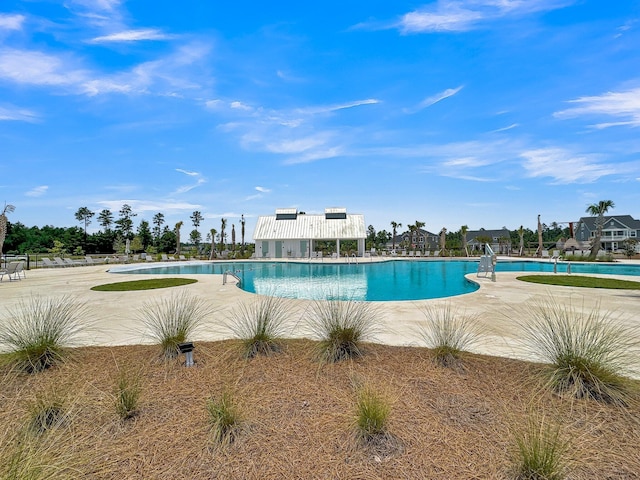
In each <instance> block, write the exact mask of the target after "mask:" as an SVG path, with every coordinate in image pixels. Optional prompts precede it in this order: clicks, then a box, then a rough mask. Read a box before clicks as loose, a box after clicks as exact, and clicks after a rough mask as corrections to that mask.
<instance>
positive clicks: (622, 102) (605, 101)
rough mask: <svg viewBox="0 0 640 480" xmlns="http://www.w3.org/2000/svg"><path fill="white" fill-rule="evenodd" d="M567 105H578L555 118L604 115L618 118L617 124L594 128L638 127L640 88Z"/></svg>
mask: <svg viewBox="0 0 640 480" xmlns="http://www.w3.org/2000/svg"><path fill="white" fill-rule="evenodd" d="M569 103H573V104H576V105H578V106H577V107H573V108H568V109H566V110H562V111H559V112H556V113H554V116H555V117H557V118H575V117H580V116H597V115H604V116H609V117H617V118H620V119H621V120H620V121H617V122H606V123H598V124H595V125H594V127H596V128H608V127H614V126H624V125H628V126H632V127H638V126H640V87H638V88H633V89H631V90H626V91H621V92H607V93H604V94H602V95H596V96H590V97H579V98H576V99H575V100H570V101H569Z"/></svg>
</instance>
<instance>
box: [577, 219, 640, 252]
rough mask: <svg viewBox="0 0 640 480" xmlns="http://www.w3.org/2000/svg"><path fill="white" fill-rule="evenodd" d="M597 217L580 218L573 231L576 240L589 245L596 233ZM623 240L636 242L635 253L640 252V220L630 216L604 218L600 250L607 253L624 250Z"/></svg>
mask: <svg viewBox="0 0 640 480" xmlns="http://www.w3.org/2000/svg"><path fill="white" fill-rule="evenodd" d="M597 220H598V217H582V218H580V220H579V221H578V224H577V226H576V229H575V236H576V240H578V241H579V242H582V243H583V244H587V243H590V242H591V241H592V240H593V237H594V235H595V233H596V229H597V228H596V222H597ZM625 240H635V241H636V251H637V252H640V220H636V219H635V218H633V217H632V216H631V215H612V216H606V217H604V224H603V226H602V238H601V239H600V243H601V245H602V248H603V249H604V250H606V251H608V252H616V251H618V250H622V249H623V248H624V241H625Z"/></svg>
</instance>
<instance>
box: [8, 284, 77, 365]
mask: <svg viewBox="0 0 640 480" xmlns="http://www.w3.org/2000/svg"><path fill="white" fill-rule="evenodd" d="M7 317H8V318H6V320H3V321H1V322H0V345H3V346H4V348H6V349H7V350H8V354H7V355H6V356H5V361H7V362H9V363H10V364H12V365H14V366H15V367H16V368H17V369H19V370H22V371H24V372H28V373H35V372H40V371H42V370H46V369H47V368H50V367H52V366H54V365H56V364H57V363H59V362H61V361H63V360H65V359H66V358H67V357H68V354H69V350H68V347H70V346H72V345H73V344H74V343H75V341H76V340H77V337H78V334H79V333H80V332H81V331H82V330H83V328H84V327H83V323H84V324H85V325H86V323H87V317H88V311H87V307H86V305H85V304H84V303H79V302H76V301H73V300H72V299H71V298H70V297H68V296H63V297H59V298H46V297H31V298H30V299H29V300H27V301H21V302H20V303H19V304H18V306H17V307H16V308H12V309H9V310H8V315H7Z"/></svg>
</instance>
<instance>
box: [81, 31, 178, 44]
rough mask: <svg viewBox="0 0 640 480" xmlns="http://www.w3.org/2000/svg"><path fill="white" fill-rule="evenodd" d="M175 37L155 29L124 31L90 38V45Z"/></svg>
mask: <svg viewBox="0 0 640 480" xmlns="http://www.w3.org/2000/svg"><path fill="white" fill-rule="evenodd" d="M172 38H175V35H170V34H167V33H163V32H162V31H160V30H158V29H156V28H142V29H138V30H125V31H122V32H116V33H111V34H109V35H101V36H99V37H95V38H92V39H91V40H90V42H91V43H114V42H139V41H142V40H170V39H172Z"/></svg>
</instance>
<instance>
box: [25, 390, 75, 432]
mask: <svg viewBox="0 0 640 480" xmlns="http://www.w3.org/2000/svg"><path fill="white" fill-rule="evenodd" d="M67 416H68V409H67V406H66V404H65V399H64V398H63V397H61V396H60V395H59V394H58V393H57V392H56V391H54V390H47V391H45V392H43V393H40V394H38V395H37V396H36V398H35V400H34V401H33V402H31V403H30V404H29V406H28V420H27V426H28V429H29V430H30V431H31V432H33V433H37V434H41V433H45V432H47V431H50V430H52V429H54V428H56V427H59V426H60V425H62V423H63V422H64V421H65V420H66V418H67Z"/></svg>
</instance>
